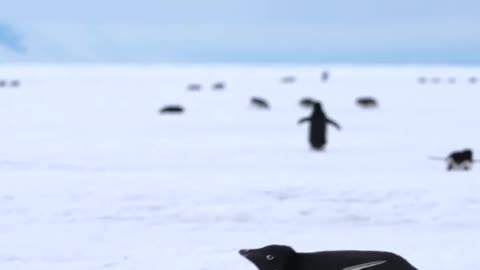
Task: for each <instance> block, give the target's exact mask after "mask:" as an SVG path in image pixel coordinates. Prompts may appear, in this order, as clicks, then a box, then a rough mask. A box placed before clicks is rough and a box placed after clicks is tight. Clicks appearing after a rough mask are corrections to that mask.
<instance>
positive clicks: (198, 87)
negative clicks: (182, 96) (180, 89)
mask: <svg viewBox="0 0 480 270" xmlns="http://www.w3.org/2000/svg"><path fill="white" fill-rule="evenodd" d="M187 90H188V91H200V90H202V86H201V85H200V84H198V83H192V84H189V85H187Z"/></svg>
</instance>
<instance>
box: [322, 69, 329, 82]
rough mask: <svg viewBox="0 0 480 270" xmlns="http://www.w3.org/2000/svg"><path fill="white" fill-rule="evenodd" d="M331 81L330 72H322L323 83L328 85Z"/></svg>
mask: <svg viewBox="0 0 480 270" xmlns="http://www.w3.org/2000/svg"><path fill="white" fill-rule="evenodd" d="M329 79H330V72H328V71H324V72H322V81H323V82H324V83H326V82H328V80H329Z"/></svg>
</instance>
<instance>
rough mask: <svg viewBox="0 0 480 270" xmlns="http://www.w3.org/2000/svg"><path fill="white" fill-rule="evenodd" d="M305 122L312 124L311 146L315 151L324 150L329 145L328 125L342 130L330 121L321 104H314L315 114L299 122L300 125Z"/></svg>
mask: <svg viewBox="0 0 480 270" xmlns="http://www.w3.org/2000/svg"><path fill="white" fill-rule="evenodd" d="M304 122H310V134H309V140H310V145H311V146H312V148H313V149H314V150H319V151H321V150H323V149H324V147H325V145H326V143H327V124H331V125H332V126H334V127H335V128H337V129H338V130H341V127H340V125H339V124H338V123H337V122H335V121H333V120H332V119H329V118H328V117H327V116H326V115H325V113H324V112H323V109H322V105H321V103H320V102H315V104H313V113H312V115H311V116H310V117H305V118H302V119H300V120H299V121H298V124H302V123H304Z"/></svg>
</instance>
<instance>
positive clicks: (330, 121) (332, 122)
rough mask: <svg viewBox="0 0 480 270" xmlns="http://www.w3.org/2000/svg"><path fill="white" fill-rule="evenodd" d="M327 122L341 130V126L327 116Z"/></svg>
mask: <svg viewBox="0 0 480 270" xmlns="http://www.w3.org/2000/svg"><path fill="white" fill-rule="evenodd" d="M327 123H329V124H330V125H332V126H334V127H335V128H336V129H338V130H342V127H341V126H340V125H339V124H338V123H337V122H335V121H333V120H332V119H328V118H327Z"/></svg>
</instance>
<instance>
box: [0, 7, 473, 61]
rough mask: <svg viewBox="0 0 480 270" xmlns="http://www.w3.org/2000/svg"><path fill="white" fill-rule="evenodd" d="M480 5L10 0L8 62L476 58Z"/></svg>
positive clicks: (4, 33)
mask: <svg viewBox="0 0 480 270" xmlns="http://www.w3.org/2000/svg"><path fill="white" fill-rule="evenodd" d="M478 10H480V1H478V0H457V1H451V0H437V1H433V0H422V1H414V0H404V1H391V0H363V1H358V0H334V1H333V0H331V1H324V0H297V1H291V0H290V1H287V0H276V1H273V0H263V1H262V0H242V1H227V0H223V1H222V0H204V1H200V0H174V1H173V0H172V1H158V0H157V1H153V0H136V1H118V0H117V1H112V0H103V1H101V0H96V1H92V0H84V1H67V0H42V1H38V0H16V1H6V2H5V3H2V9H1V11H0V44H1V45H2V46H1V47H0V60H1V58H3V60H4V61H47V62H69V61H86V62H274V63H281V62H289V63H291V62H299V63H305V62H307V63H322V62H341V63H390V62H391V63H407V64H410V63H445V64H449V63H453V64H457V63H460V64H476V63H480V55H479V53H477V52H478V51H479V49H480V30H479V29H478V27H477V26H478V25H480V16H478V14H477V13H478ZM2 56H3V57H2Z"/></svg>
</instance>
